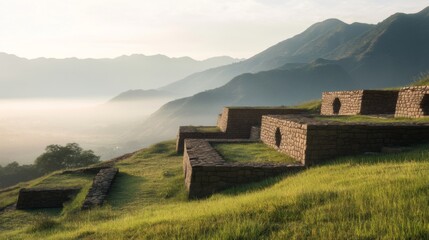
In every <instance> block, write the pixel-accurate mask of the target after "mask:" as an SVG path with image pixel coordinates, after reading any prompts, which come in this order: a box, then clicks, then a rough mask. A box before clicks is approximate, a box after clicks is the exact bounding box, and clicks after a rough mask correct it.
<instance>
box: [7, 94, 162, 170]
mask: <svg viewBox="0 0 429 240" xmlns="http://www.w3.org/2000/svg"><path fill="white" fill-rule="evenodd" d="M167 101H168V99H164V100H161V99H154V100H151V99H147V100H145V102H143V103H142V102H138V103H136V102H134V101H132V100H130V101H122V102H120V103H111V102H110V103H109V102H108V100H106V99H79V98H75V99H6V100H0V135H1V138H0V156H1V157H0V165H3V166H4V165H6V164H8V163H11V162H14V161H16V162H18V163H20V164H30V163H33V162H34V160H35V159H36V157H37V156H39V155H40V154H41V153H42V152H43V151H44V149H45V147H46V146H47V145H50V144H62V145H64V144H66V143H73V142H76V143H79V144H80V145H81V146H82V147H83V148H86V149H92V150H94V152H95V153H96V154H97V155H100V156H101V159H102V160H108V159H110V158H113V157H116V156H119V155H121V154H124V153H127V152H132V151H135V150H137V149H139V148H141V147H142V146H143V145H142V144H143V142H142V141H140V142H138V141H135V142H132V141H130V139H133V138H132V137H131V136H132V135H133V130H134V129H137V128H138V127H139V124H142V122H143V121H144V120H145V119H146V118H147V117H148V116H149V115H150V114H151V113H153V112H154V111H155V110H157V109H158V108H159V107H160V106H162V104H164V103H166V102H167ZM136 104H137V105H138V106H136ZM151 143H153V142H146V143H145V144H151Z"/></svg>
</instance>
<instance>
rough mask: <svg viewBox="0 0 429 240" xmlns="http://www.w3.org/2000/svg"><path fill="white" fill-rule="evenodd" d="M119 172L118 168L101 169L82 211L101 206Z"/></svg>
mask: <svg viewBox="0 0 429 240" xmlns="http://www.w3.org/2000/svg"><path fill="white" fill-rule="evenodd" d="M118 172H119V170H118V169H117V168H106V169H101V170H100V172H99V173H98V174H97V175H96V176H95V178H94V180H93V183H92V186H91V188H90V189H89V192H88V194H87V195H86V197H85V201H84V202H83V205H82V209H83V210H85V209H90V208H92V207H95V206H101V205H102V204H103V202H104V199H105V198H106V196H107V194H108V193H109V190H110V187H111V185H112V183H113V180H114V179H115V177H116V174H117V173H118Z"/></svg>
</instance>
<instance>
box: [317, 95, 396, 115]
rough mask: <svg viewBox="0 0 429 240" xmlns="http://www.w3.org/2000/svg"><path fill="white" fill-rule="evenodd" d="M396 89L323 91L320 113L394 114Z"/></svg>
mask: <svg viewBox="0 0 429 240" xmlns="http://www.w3.org/2000/svg"><path fill="white" fill-rule="evenodd" d="M397 100H398V91H394V90H392V91H382V90H357V91H339V92H324V93H323V94H322V106H321V114H322V115H358V114H361V115H370V114H394V113H395V108H396V102H397Z"/></svg>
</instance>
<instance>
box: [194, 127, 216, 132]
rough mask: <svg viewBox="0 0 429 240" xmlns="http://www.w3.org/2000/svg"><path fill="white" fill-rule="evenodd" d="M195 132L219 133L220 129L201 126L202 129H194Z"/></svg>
mask: <svg viewBox="0 0 429 240" xmlns="http://www.w3.org/2000/svg"><path fill="white" fill-rule="evenodd" d="M195 130H196V131H197V132H202V133H214V132H221V131H220V128H218V127H216V126H202V127H195Z"/></svg>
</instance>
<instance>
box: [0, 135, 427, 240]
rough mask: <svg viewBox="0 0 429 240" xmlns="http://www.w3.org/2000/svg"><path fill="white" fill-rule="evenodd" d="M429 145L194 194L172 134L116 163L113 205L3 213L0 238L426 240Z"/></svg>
mask: <svg viewBox="0 0 429 240" xmlns="http://www.w3.org/2000/svg"><path fill="white" fill-rule="evenodd" d="M428 147H429V145H422V146H420V147H416V148H415V149H414V150H412V151H409V152H404V153H400V154H383V155H371V156H368V155H365V156H355V157H344V158H340V159H336V160H333V161H332V162H330V163H328V164H325V165H323V166H317V167H313V168H310V169H308V170H306V171H304V172H301V173H298V174H295V175H290V176H282V177H278V178H273V179H269V180H267V181H264V182H261V183H257V184H252V185H247V186H244V187H240V188H235V189H231V190H228V191H225V192H222V193H219V194H215V195H214V196H212V197H211V198H208V199H205V200H199V201H187V200H186V197H185V189H184V187H183V176H182V166H181V161H182V160H181V159H182V158H181V156H178V155H176V154H175V153H174V142H164V143H160V144H157V145H155V146H153V147H151V148H149V149H146V150H143V151H141V152H139V153H138V154H136V155H134V156H133V157H131V158H129V159H126V160H124V161H122V162H120V163H119V164H118V167H119V168H120V175H119V176H118V179H117V181H116V182H115V184H114V187H113V189H112V191H111V193H110V195H109V198H108V200H107V204H106V205H105V206H103V207H101V208H99V209H94V210H91V211H86V212H78V211H70V210H69V209H68V208H67V207H66V208H65V209H64V210H62V212H61V211H57V212H55V211H43V210H40V211H37V212H36V211H11V212H4V213H0V214H1V215H0V230H1V231H0V239H376V238H377V239H424V238H425V237H427V236H429V224H428V223H429V204H428V203H429V197H428V196H429V149H428ZM75 201H76V200H75ZM35 213H36V214H35Z"/></svg>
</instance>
